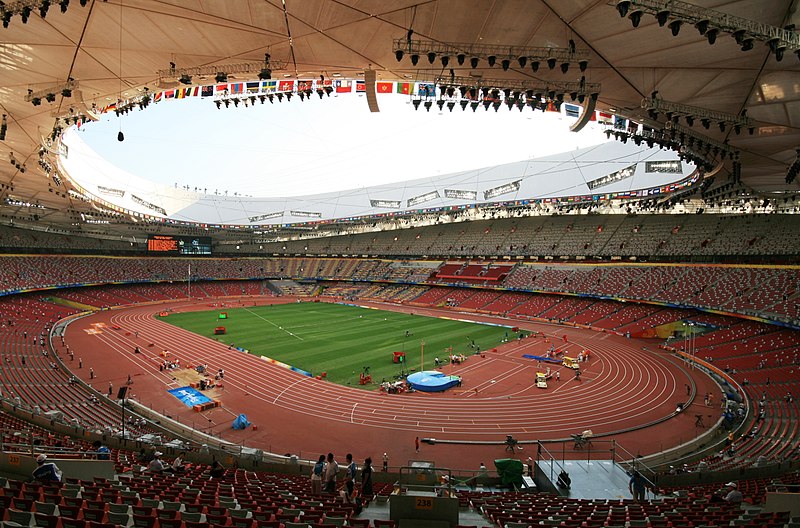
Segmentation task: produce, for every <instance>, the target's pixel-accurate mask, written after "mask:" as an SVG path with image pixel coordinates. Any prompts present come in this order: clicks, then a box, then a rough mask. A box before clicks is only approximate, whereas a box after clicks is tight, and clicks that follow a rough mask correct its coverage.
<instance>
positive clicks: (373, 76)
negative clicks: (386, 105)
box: [364, 70, 381, 112]
mask: <svg viewBox="0 0 800 528" xmlns="http://www.w3.org/2000/svg"><path fill="white" fill-rule="evenodd" d="M377 79H378V74H377V72H376V71H375V70H366V71H364V87H365V88H366V89H367V104H368V105H369V111H370V112H380V111H381V109H380V108H378V97H377V95H376V93H375V81H377Z"/></svg>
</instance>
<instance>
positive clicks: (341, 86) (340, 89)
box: [336, 80, 353, 93]
mask: <svg viewBox="0 0 800 528" xmlns="http://www.w3.org/2000/svg"><path fill="white" fill-rule="evenodd" d="M352 89H353V87H352V86H350V81H342V80H337V81H336V93H350V91H351V90H352Z"/></svg>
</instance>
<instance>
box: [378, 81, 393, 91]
mask: <svg viewBox="0 0 800 528" xmlns="http://www.w3.org/2000/svg"><path fill="white" fill-rule="evenodd" d="M393 84H394V83H391V82H379V83H378V85H377V86H376V87H375V88H376V90H375V91H377V92H378V93H392V92H393V91H394V90H392V88H394V87H393V86H392V85H393Z"/></svg>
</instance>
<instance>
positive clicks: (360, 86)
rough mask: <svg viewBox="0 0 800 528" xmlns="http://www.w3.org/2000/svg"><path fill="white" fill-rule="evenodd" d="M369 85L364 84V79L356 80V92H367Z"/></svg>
mask: <svg viewBox="0 0 800 528" xmlns="http://www.w3.org/2000/svg"><path fill="white" fill-rule="evenodd" d="M366 91H367V85H366V84H364V81H356V92H366Z"/></svg>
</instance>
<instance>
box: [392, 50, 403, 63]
mask: <svg viewBox="0 0 800 528" xmlns="http://www.w3.org/2000/svg"><path fill="white" fill-rule="evenodd" d="M403 55H405V53H403V50H401V49H399V50H397V51H395V52H394V58H395V59H397V62H400V61H401V60H403Z"/></svg>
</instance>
